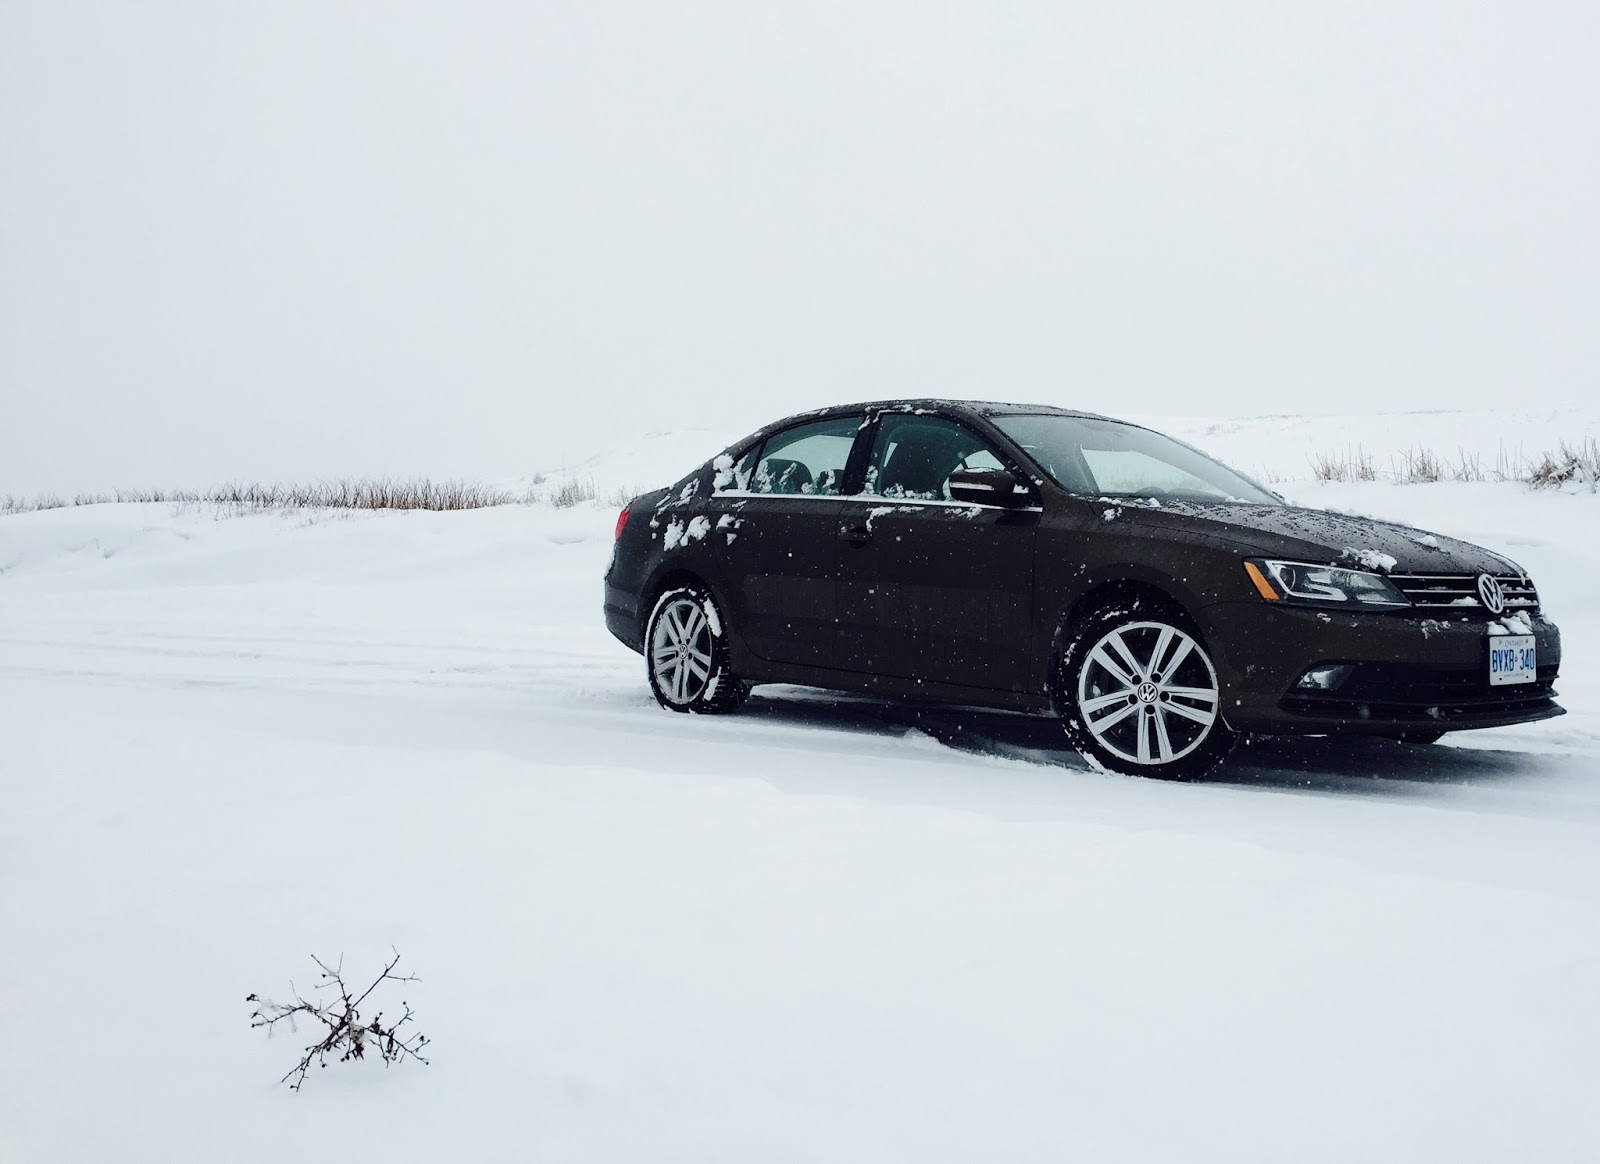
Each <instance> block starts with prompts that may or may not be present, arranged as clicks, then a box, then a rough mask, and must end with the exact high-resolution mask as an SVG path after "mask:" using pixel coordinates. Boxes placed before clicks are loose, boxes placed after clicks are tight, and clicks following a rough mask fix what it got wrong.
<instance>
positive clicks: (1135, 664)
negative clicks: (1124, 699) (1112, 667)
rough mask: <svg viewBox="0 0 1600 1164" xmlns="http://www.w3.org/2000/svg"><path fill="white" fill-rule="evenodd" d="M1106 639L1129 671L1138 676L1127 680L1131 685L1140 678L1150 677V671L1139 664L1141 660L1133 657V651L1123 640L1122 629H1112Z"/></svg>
mask: <svg viewBox="0 0 1600 1164" xmlns="http://www.w3.org/2000/svg"><path fill="white" fill-rule="evenodd" d="M1105 641H1106V642H1108V643H1110V644H1111V648H1112V650H1114V651H1116V652H1117V654H1118V655H1120V656H1121V657H1122V660H1123V662H1124V663H1125V664H1126V666H1127V668H1128V671H1129V673H1130V674H1132V675H1135V676H1137V678H1134V679H1129V680H1127V684H1128V686H1129V687H1132V686H1134V685H1135V684H1136V683H1138V681H1139V680H1140V679H1148V678H1150V673H1149V672H1148V671H1146V670H1145V669H1144V668H1143V667H1141V666H1139V660H1138V659H1135V658H1134V657H1133V652H1132V651H1130V650H1129V649H1128V644H1127V643H1125V642H1123V641H1122V632H1121V631H1112V632H1111V633H1110V634H1109V635H1107V636H1106V640H1105Z"/></svg>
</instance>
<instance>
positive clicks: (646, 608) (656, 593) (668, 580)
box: [639, 563, 726, 641]
mask: <svg viewBox="0 0 1600 1164" xmlns="http://www.w3.org/2000/svg"><path fill="white" fill-rule="evenodd" d="M681 586H698V587H699V588H700V589H702V590H709V591H711V595H712V597H713V598H716V600H717V603H718V605H723V603H722V596H721V595H719V594H717V592H716V588H715V587H713V586H712V585H711V583H710V582H708V581H706V579H705V576H704V575H703V574H701V573H699V572H698V571H695V570H690V569H688V568H686V567H684V566H681V565H678V564H677V563H674V564H673V565H672V566H671V567H670V568H666V569H663V570H661V571H659V572H658V573H656V574H654V575H652V576H651V578H650V580H649V581H648V582H647V583H645V586H644V589H643V590H642V591H641V592H640V594H641V597H642V598H643V601H642V602H640V603H639V638H640V641H643V639H644V635H645V632H646V631H647V630H648V629H649V627H650V616H651V615H652V614H654V613H655V609H656V603H658V602H660V601H661V596H662V595H663V594H665V593H666V592H667V591H669V590H676V589H678V588H679V587H681ZM724 609H726V607H725V606H724Z"/></svg>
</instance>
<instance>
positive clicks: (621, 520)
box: [611, 505, 628, 541]
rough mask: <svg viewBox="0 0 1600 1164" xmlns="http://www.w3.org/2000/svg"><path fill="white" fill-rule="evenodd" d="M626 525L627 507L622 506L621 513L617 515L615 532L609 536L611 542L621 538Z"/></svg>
mask: <svg viewBox="0 0 1600 1164" xmlns="http://www.w3.org/2000/svg"><path fill="white" fill-rule="evenodd" d="M627 525H628V507H627V506H626V505H624V506H623V507H622V512H621V513H619V514H617V528H616V532H615V533H613V534H612V535H611V540H612V541H616V540H617V539H618V538H620V537H621V536H622V531H623V530H624V529H626V528H627Z"/></svg>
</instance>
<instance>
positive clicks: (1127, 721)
mask: <svg viewBox="0 0 1600 1164" xmlns="http://www.w3.org/2000/svg"><path fill="white" fill-rule="evenodd" d="M1141 607H1143V609H1141ZM1056 701H1057V704H1058V706H1059V708H1060V711H1061V718H1062V723H1063V725H1064V726H1065V728H1066V732H1067V739H1068V740H1069V741H1070V742H1071V744H1072V746H1073V747H1074V748H1076V749H1077V750H1078V751H1079V752H1080V753H1082V754H1083V756H1084V757H1085V758H1086V759H1087V760H1088V761H1089V762H1090V763H1092V764H1094V765H1095V766H1096V767H1099V768H1103V769H1107V770H1109V771H1112V772H1121V773H1124V774H1126V775H1129V776H1155V777H1158V778H1160V779H1165V780H1191V779H1194V778H1195V777H1198V776H1203V775H1205V774H1206V773H1207V772H1209V771H1211V769H1213V768H1215V767H1216V766H1217V765H1218V764H1220V763H1221V762H1222V759H1223V757H1225V756H1226V755H1227V754H1228V751H1229V749H1231V748H1232V747H1233V743H1234V739H1235V736H1234V733H1233V731H1232V730H1231V729H1230V728H1229V727H1228V725H1227V724H1226V723H1224V722H1223V719H1222V692H1221V689H1220V686H1219V685H1218V683H1217V672H1216V668H1215V667H1213V666H1212V664H1211V657H1210V656H1209V655H1208V654H1207V653H1206V649H1205V646H1204V644H1203V643H1202V642H1201V641H1200V637H1199V634H1198V632H1196V631H1195V630H1194V629H1193V628H1191V627H1190V626H1188V625H1187V620H1184V619H1182V618H1180V617H1179V616H1177V615H1175V614H1173V613H1170V612H1168V611H1166V610H1164V609H1161V608H1159V607H1157V608H1154V609H1151V608H1150V607H1149V606H1146V605H1145V604H1143V603H1140V602H1136V603H1134V604H1133V609H1128V608H1126V607H1121V608H1116V609H1111V610H1107V611H1104V612H1102V613H1100V614H1098V615H1094V616H1091V617H1089V618H1088V619H1086V620H1085V621H1084V622H1083V624H1082V625H1080V626H1079V627H1078V628H1077V630H1076V631H1074V632H1073V634H1072V636H1071V637H1070V638H1069V640H1068V641H1067V644H1066V646H1065V648H1064V649H1063V651H1062V653H1061V664H1060V670H1059V673H1058V676H1057V690H1056Z"/></svg>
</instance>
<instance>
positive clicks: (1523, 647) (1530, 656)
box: [1489, 635, 1539, 687]
mask: <svg viewBox="0 0 1600 1164" xmlns="http://www.w3.org/2000/svg"><path fill="white" fill-rule="evenodd" d="M1538 677H1539V660H1538V657H1537V651H1536V649H1535V647H1534V645H1533V636H1532V635H1491V636H1490V638H1489V686H1491V687H1499V686H1500V685H1502V684H1505V683H1532V682H1533V681H1534V680H1535V679H1537V678H1538Z"/></svg>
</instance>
